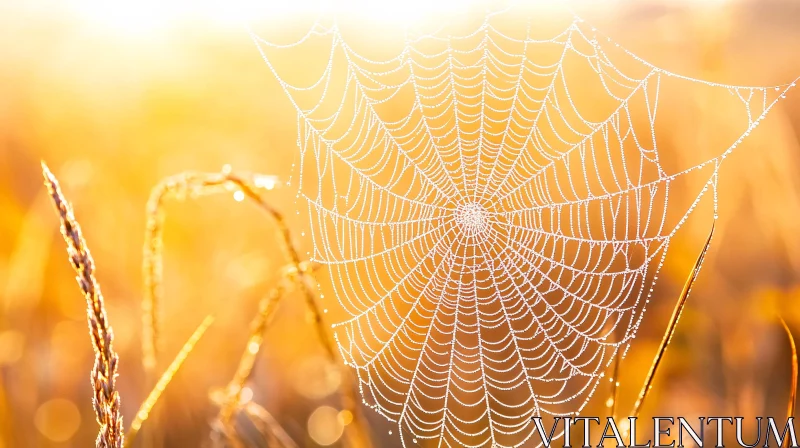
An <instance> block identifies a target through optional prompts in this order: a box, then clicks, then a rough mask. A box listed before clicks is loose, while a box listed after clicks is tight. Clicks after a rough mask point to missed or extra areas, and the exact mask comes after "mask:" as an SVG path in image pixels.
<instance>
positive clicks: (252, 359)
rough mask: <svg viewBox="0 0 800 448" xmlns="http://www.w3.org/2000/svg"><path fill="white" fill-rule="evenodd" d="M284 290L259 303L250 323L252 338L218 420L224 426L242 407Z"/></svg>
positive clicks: (280, 288)
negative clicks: (266, 333) (248, 384)
mask: <svg viewBox="0 0 800 448" xmlns="http://www.w3.org/2000/svg"><path fill="white" fill-rule="evenodd" d="M284 290H285V288H284V286H283V285H278V286H276V287H275V288H272V290H270V292H269V294H267V295H266V296H265V297H264V298H263V299H262V300H261V301H260V302H259V305H258V308H259V310H258V314H256V316H255V317H254V318H253V321H252V322H251V323H250V338H249V339H248V340H247V346H246V347H245V350H244V353H242V358H241V359H240V360H239V366H238V367H237V368H236V373H234V375H233V379H232V380H231V382H230V383H229V384H228V387H227V388H226V397H225V399H224V401H223V403H222V405H221V406H220V411H219V416H218V417H217V418H218V420H219V421H220V422H221V423H222V424H223V425H228V424H229V423H230V420H231V417H233V414H234V413H235V412H236V410H237V409H238V408H239V406H240V402H241V397H242V389H243V388H244V385H245V383H246V382H247V380H248V378H250V374H251V373H252V371H253V366H254V365H255V363H256V357H257V356H258V352H259V351H260V350H261V344H262V343H263V342H264V332H265V331H266V329H267V326H268V324H269V321H270V318H271V317H272V315H273V314H274V311H275V309H276V308H277V305H278V302H279V301H280V299H281V297H282V296H283V295H284Z"/></svg>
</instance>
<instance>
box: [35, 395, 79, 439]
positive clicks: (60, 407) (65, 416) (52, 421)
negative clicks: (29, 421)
mask: <svg viewBox="0 0 800 448" xmlns="http://www.w3.org/2000/svg"><path fill="white" fill-rule="evenodd" d="M33 423H34V424H35V425H36V429H38V430H39V432H40V433H42V435H43V436H45V437H46V438H47V439H49V440H51V441H53V442H65V441H67V440H69V439H70V438H72V436H74V435H75V433H76V432H77V431H78V428H79V427H80V425H81V414H80V412H79V411H78V407H77V406H75V403H73V402H71V401H69V400H65V399H63V398H56V399H53V400H50V401H47V402H45V403H43V404H42V405H41V406H39V408H38V409H37V410H36V414H35V415H34V418H33Z"/></svg>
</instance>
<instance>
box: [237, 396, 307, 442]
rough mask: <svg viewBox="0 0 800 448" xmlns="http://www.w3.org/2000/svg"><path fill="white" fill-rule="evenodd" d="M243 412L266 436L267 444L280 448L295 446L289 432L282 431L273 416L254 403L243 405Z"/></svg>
mask: <svg viewBox="0 0 800 448" xmlns="http://www.w3.org/2000/svg"><path fill="white" fill-rule="evenodd" d="M244 413H245V415H247V417H248V418H249V419H250V421H251V422H253V425H255V427H256V429H258V430H259V432H260V433H261V434H263V435H264V436H265V437H266V438H267V442H268V444H267V446H270V447H280V448H297V444H296V443H294V440H292V438H291V437H289V434H287V433H286V431H284V429H283V428H282V427H281V425H280V424H278V422H277V421H276V420H275V418H274V417H273V416H272V415H271V414H270V413H269V412H267V410H266V409H264V408H262V407H261V406H259V405H258V404H256V403H253V402H249V403H247V404H246V405H244Z"/></svg>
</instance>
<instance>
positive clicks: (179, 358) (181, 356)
mask: <svg viewBox="0 0 800 448" xmlns="http://www.w3.org/2000/svg"><path fill="white" fill-rule="evenodd" d="M213 322H214V317H213V316H207V317H206V318H205V319H204V320H203V322H201V323H200V325H199V326H198V327H197V329H196V330H195V331H194V333H192V335H191V336H190V337H189V339H188V340H187V341H186V343H185V344H183V347H182V348H181V350H180V351H179V352H178V354H177V355H176V356H175V359H174V360H173V361H172V363H171V364H170V365H169V367H168V368H167V370H165V371H164V373H163V374H162V375H161V378H159V380H158V383H156V385H155V387H153V390H152V391H150V394H149V395H148V396H147V399H145V401H144V403H142V405H141V406H140V407H139V411H138V412H136V418H134V419H133V422H132V423H131V427H130V429H129V430H128V437H127V440H126V442H125V446H126V447H128V446H132V445H133V441H134V440H136V436H137V435H138V433H139V429H141V427H142V424H143V423H144V422H145V421H146V420H147V418H148V417H149V416H150V412H151V411H152V410H153V407H154V406H155V405H156V403H157V402H158V399H159V398H160V397H161V395H162V394H163V393H164V390H165V389H166V388H167V386H168V385H169V383H170V382H171V381H172V378H174V377H175V374H176V373H178V370H180V368H181V366H182V365H183V362H184V361H186V358H187V357H188V356H189V353H191V352H192V350H194V347H195V346H196V345H197V343H198V342H199V341H200V338H202V337H203V334H205V332H206V330H207V329H208V327H209V326H211V324H212V323H213Z"/></svg>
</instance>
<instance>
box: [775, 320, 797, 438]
mask: <svg viewBox="0 0 800 448" xmlns="http://www.w3.org/2000/svg"><path fill="white" fill-rule="evenodd" d="M778 319H780V321H781V325H782V326H783V329H784V331H786V335H787V336H788V337H789V346H790V347H791V350H792V387H791V392H790V393H789V404H788V405H787V409H786V416H787V417H792V416H794V410H795V406H796V405H797V345H795V343H794V336H792V332H791V330H789V326H788V325H786V321H785V320H783V318H782V317H780V316H778ZM788 442H789V438H788V437H787V438H786V440H785V441H784V446H786V445H787V444H788Z"/></svg>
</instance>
